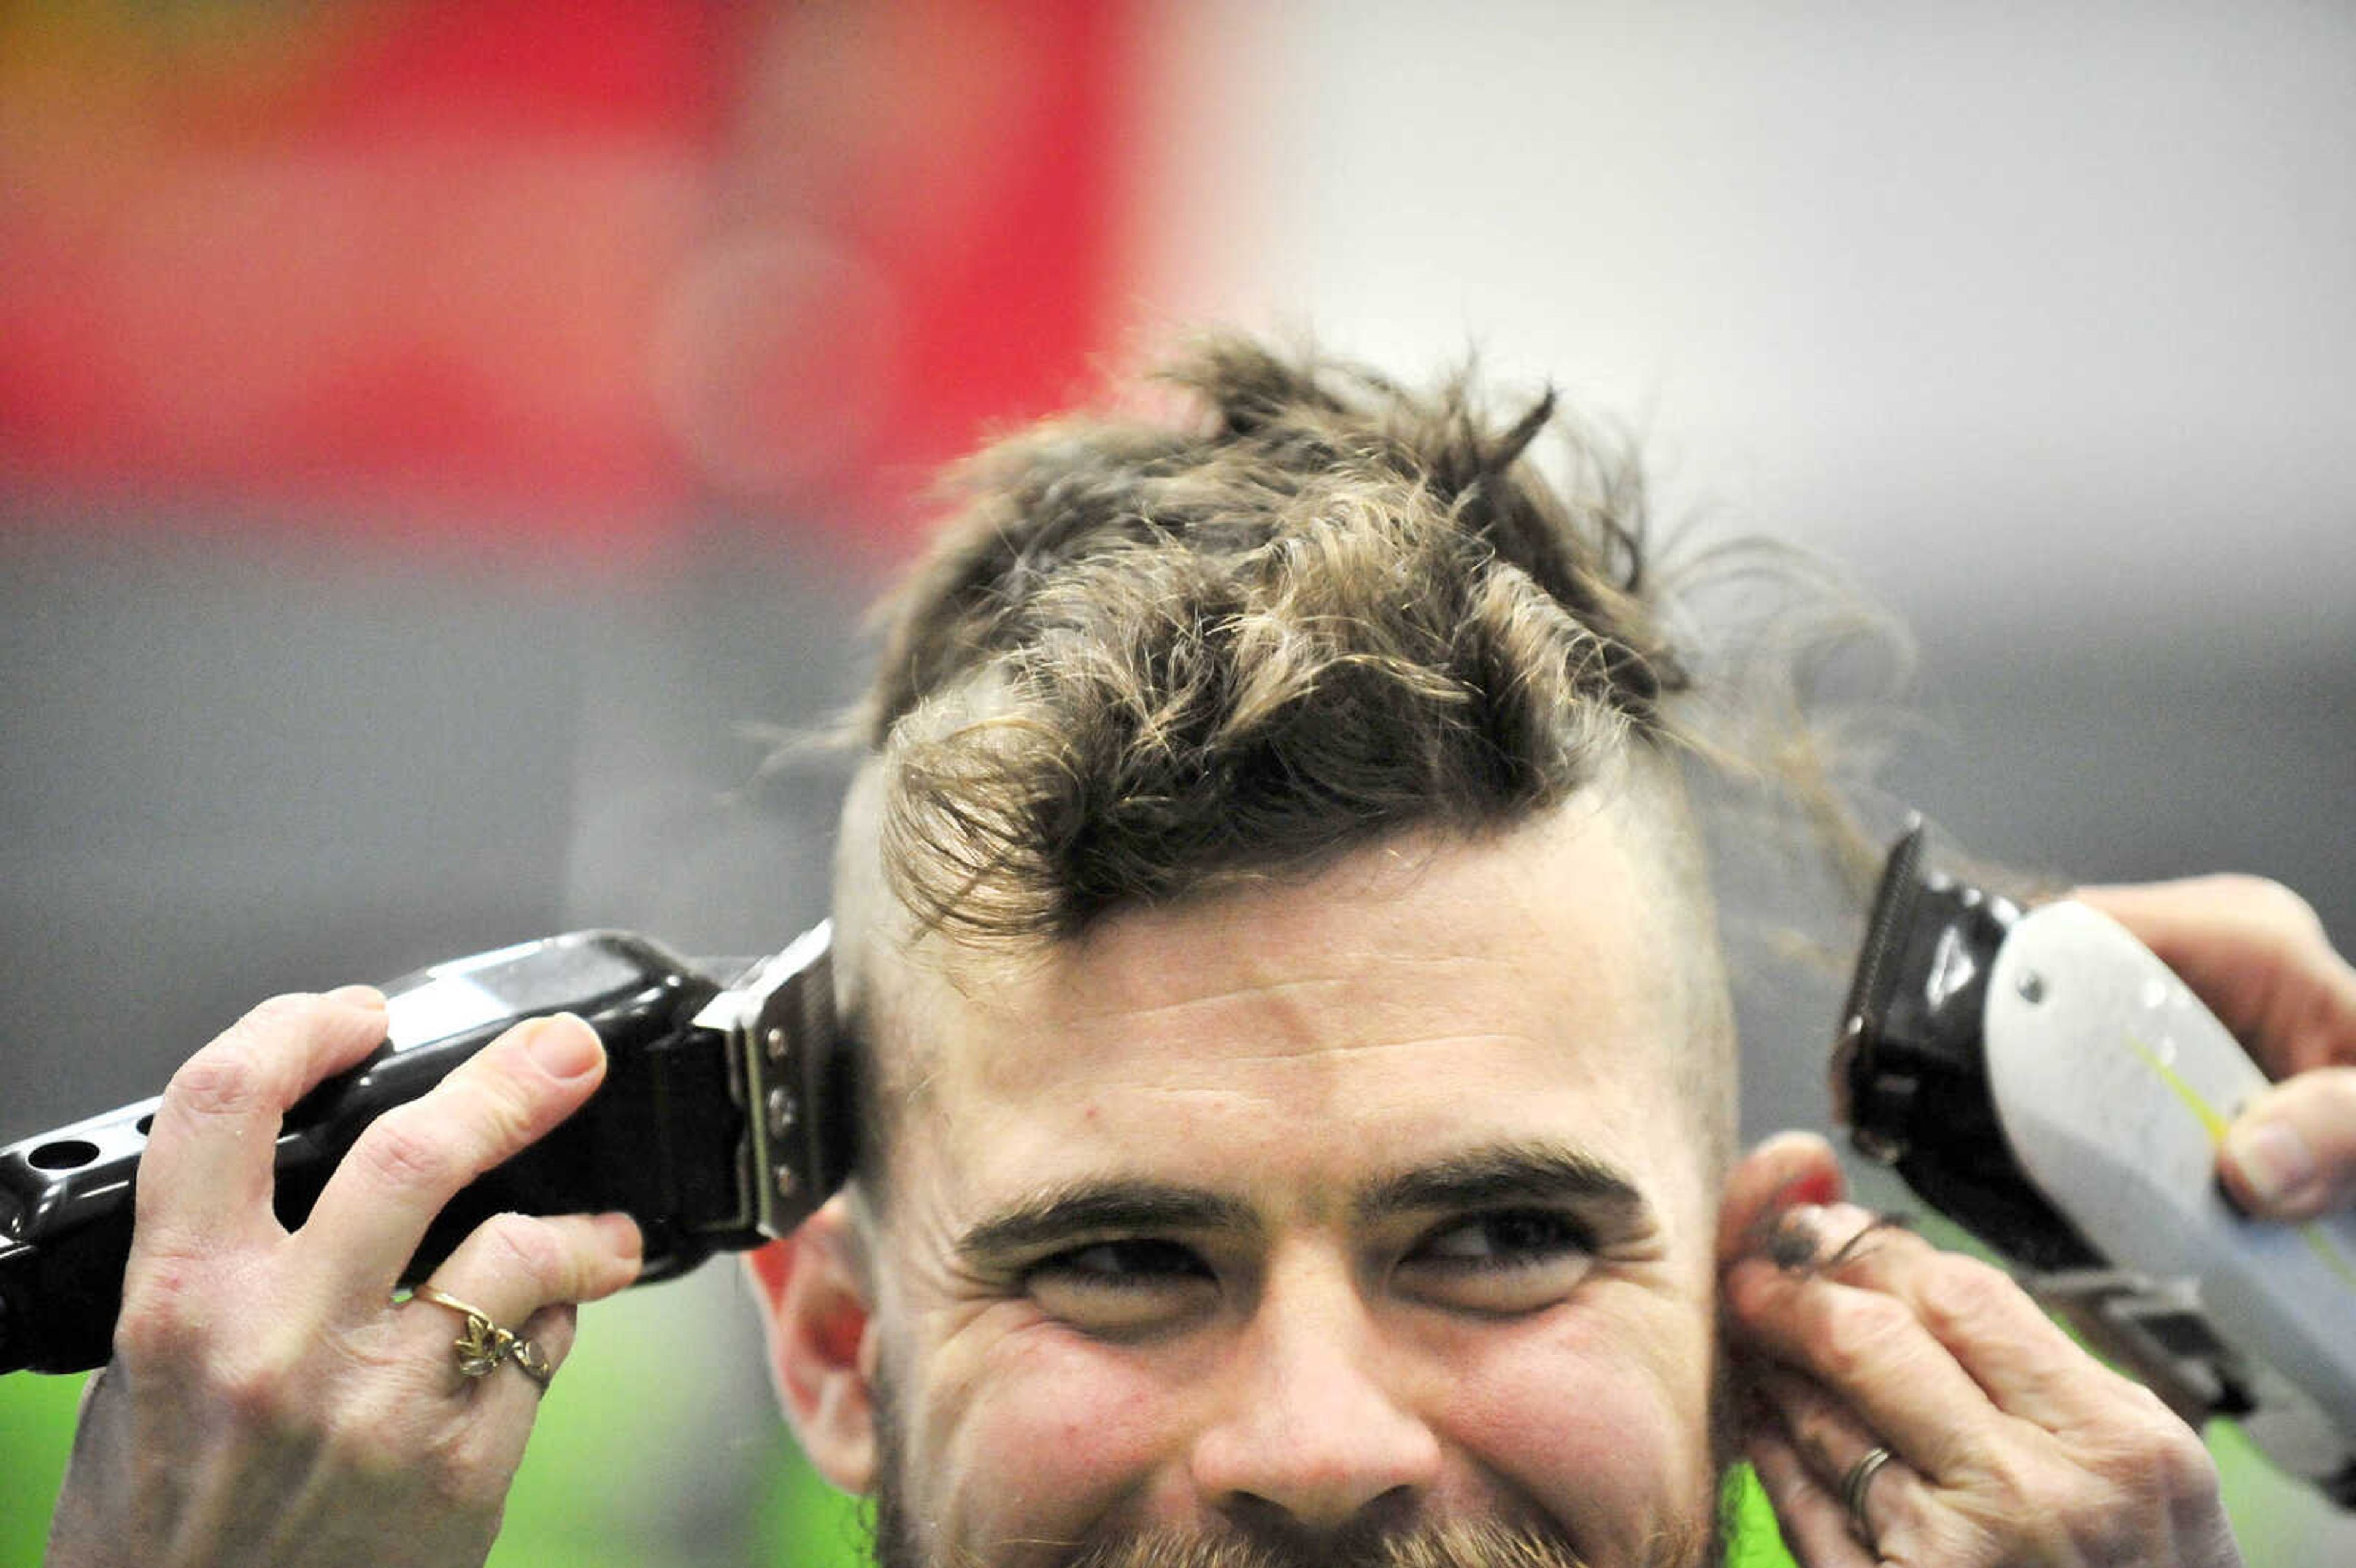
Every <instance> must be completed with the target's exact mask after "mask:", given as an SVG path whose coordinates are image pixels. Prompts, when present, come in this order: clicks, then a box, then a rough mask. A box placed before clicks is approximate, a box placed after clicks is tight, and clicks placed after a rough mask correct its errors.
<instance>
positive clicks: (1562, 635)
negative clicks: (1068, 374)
mask: <svg viewBox="0 0 2356 1568" xmlns="http://www.w3.org/2000/svg"><path fill="white" fill-rule="evenodd" d="M1158 379H1159V381H1160V382H1161V383H1162V385H1163V386H1164V387H1166V388H1169V389H1174V390H1175V391H1176V393H1177V394H1178V395H1179V396H1180V397H1181V399H1182V400H1183V405H1184V412H1183V414H1182V415H1181V417H1179V418H1177V419H1175V420H1163V421H1153V420H1149V419H1145V418H1143V417H1138V416H1124V417H1103V416H1096V417H1090V418H1087V419H1085V420H1071V421H1060V422H1055V423H1050V424H1047V425H1044V426H1040V427H1037V428H1034V429H1033V430H1031V431H1029V432H1024V433H1022V434H1019V435H1016V436H1014V437H1012V438H1011V439H1008V440H1005V441H1003V442H1001V443H998V444H996V445H994V446H991V447H990V448H989V449H988V450H986V451H984V452H983V453H980V455H979V456H978V457H976V458H974V459H973V460H972V461H971V462H970V463H969V464H967V465H965V466H964V468H963V469H962V470H961V471H959V472H958V474H957V475H955V477H954V480H953V485H952V490H951V495H952V496H953V497H954V502H953V505H954V510H953V512H952V516H951V518H950V520H949V523H948V527H947V528H945V530H944V531H943V533H942V534H941V536H940V538H939V540H938V542H937V545H936V547H935V549H934V550H933V552H932V553H931V555H930V556H929V557H928V558H927V559H926V561H925V562H924V563H923V564H922V565H921V566H920V568H919V569H918V570H917V571H916V573H915V574H914V575H913V576H912V577H911V579H910V580H909V581H908V583H907V585H906V586H905V589H904V590H903V591H902V592H900V594H899V595H898V596H897V598H896V599H895V600H894V602H893V603H892V604H891V605H890V607H889V621H888V630H887V633H886V645H885V649H884V653H883V659H882V662H881V665H880V667H879V671H878V674H877V677H876V679H875V682H874V685H873V689H872V690H871V692H870V694H869V696H868V699H867V701H866V703H865V705H864V707H863V709H862V714H861V717H860V720H859V724H860V729H861V731H862V740H863V741H864V744H865V746H866V748H867V749H868V750H869V752H871V755H872V757H873V763H871V767H872V768H873V769H874V770H875V772H876V773H880V779H878V780H877V782H878V783H879V784H880V787H881V796H880V800H879V802H878V813H877V817H876V823H875V832H876V836H877V838H878V840H879V843H878V846H877V847H878V848H880V851H881V859H882V865H883V872H884V875H885V878H886V880H887V882H888V884H889V887H890V891H891V892H892V893H893V894H894V897H895V898H896V900H897V901H899V902H900V903H901V904H902V905H903V906H904V907H905V909H906V910H907V911H908V912H910V913H911V914H912V915H913V916H914V917H915V918H916V921H917V922H918V923H919V925H920V926H921V927H922V928H924V929H928V930H936V931H939V932H941V933H944V934H947V935H948V936H951V937H953V938H958V939H961V940H972V939H981V940H984V941H988V940H991V939H1003V938H1023V937H1040V938H1048V939H1057V938H1067V937H1071V936H1074V935H1076V934H1078V933H1081V932H1082V931H1084V930H1085V929H1086V928H1087V926H1088V925H1089V923H1091V922H1092V921H1094V920H1096V919H1098V917H1100V916H1102V915H1104V914H1106V913H1108V912H1112V911H1115V910H1119V909H1123V908H1129V907H1135V906H1139V905H1145V904H1154V903H1160V902H1165V901H1171V900H1174V899H1178V898H1181V897H1183V896H1186V895H1188V894H1191V893H1195V892H1199V891H1207V890H1210V889H1213V888H1215V887H1217V886H1219V885H1221V884H1223V883H1226V882H1228V881H1232V880H1235V879H1237V878H1238V877H1241V876H1259V875H1266V874H1269V873H1281V872H1283V871H1285V870H1288V869H1301V870H1307V869H1315V868H1316V867H1318V866H1319V865H1322V864H1323V863H1324V862H1326V861H1328V860H1330V859H1333V858H1335V857H1337V856H1339V855H1341V854H1344V853H1345V852H1347V851H1349V850H1351V849H1353V848H1359V847H1361V846H1364V845H1366V844H1369V843H1372V842H1374V841H1376V840H1377V839H1380V838H1385V837H1390V836H1393V835H1396V834H1398V833H1400V832H1402V831H1405V830H1408V829H1415V828H1436V829H1441V830H1451V831H1455V832H1460V833H1477V832H1479V831H1482V830H1483V829H1486V828H1492V827H1501V826H1505V825H1506V824H1510V823H1513V822H1515V821H1518V820H1521V819H1523V818H1525V817H1526V816H1530V815H1532V814H1534V813H1536V812H1537V811H1539V810H1541V809H1543V808H1544V807H1546V806H1548V805H1553V804H1555V803H1558V802H1559V801H1561V800H1563V799H1564V798H1565V797H1567V796H1568V795H1570V794H1571V793H1572V792H1573V791H1575V790H1577V789H1579V788H1580V786H1581V785H1582V784H1586V783H1589V782H1590V780H1591V779H1592V777H1593V776H1594V774H1595V773H1596V771H1597V769H1598V768H1599V767H1600V766H1601V765H1602V764H1603V763H1604V762H1606V761H1607V760H1609V759H1610V758H1611V757H1612V756H1614V755H1616V754H1618V753H1620V752H1622V750H1623V748H1624V746H1625V745H1626V743H1628V742H1629V741H1635V742H1637V743H1642V744H1650V745H1660V744H1662V743H1663V742H1665V741H1666V740H1667V739H1668V738H1669V737H1670V735H1671V734H1672V730H1671V727H1670V723H1669V720H1668V718H1667V716H1666V714H1665V703H1666V702H1667V700H1668V699H1671V698H1672V697H1674V696H1675V695H1676V694H1677V693H1679V692H1681V691H1683V690H1685V689H1686V688H1687V686H1688V684H1689V681H1688V677H1687V670H1686V667H1685V666H1684V665H1683V664H1682V663H1681V662H1680V660H1679V658H1678V656H1677V655H1676V652H1675V651H1674V650H1673V649H1672V647H1671V646H1670V644H1669V638H1668V635H1667V633H1666V631H1665V627H1664V624H1663V620H1662V615H1661V612H1660V610H1659V607H1658V605H1657V603H1655V597H1654V595H1653V592H1652V588H1653V584H1652V583H1651V581H1650V580H1649V578H1648V571H1649V568H1650V563H1649V561H1648V559H1647V539H1646V518H1645V514H1644V489H1643V485H1642V483H1641V480H1640V478H1639V476H1638V474H1637V471H1636V469H1635V467H1634V465H1633V464H1632V463H1629V462H1626V461H1624V460H1622V459H1620V458H1618V457H1616V456H1614V455H1613V454H1612V453H1611V452H1610V451H1608V450H1607V449H1605V448H1604V447H1602V446H1601V445H1600V444H1598V443H1592V442H1585V441H1581V440H1580V439H1579V438H1578V437H1577V435H1576V433H1575V432H1566V435H1567V439H1568V443H1569V449H1570V452H1571V462H1570V464H1569V483H1568V484H1566V485H1559V486H1558V485H1555V484H1550V483H1549V482H1548V480H1547V478H1546V477H1545V476H1544V475H1541V474H1540V473H1539V471H1538V469H1537V466H1536V464H1534V463H1533V462H1532V461H1531V460H1530V459H1529V457H1528V456H1527V455H1526V453H1527V452H1528V450H1529V448H1530V446H1531V444H1532V443H1533V441H1534V439H1535V438H1537V436H1538V434H1539V433H1540V432H1541V431H1543V430H1545V429H1547V426H1548V425H1549V424H1550V423H1553V422H1555V414H1556V408H1555V400H1554V397H1553V395H1552V394H1551V393H1550V392H1549V393H1547V394H1546V395H1544V396H1540V397H1538V398H1537V399H1536V400H1533V401H1529V402H1526V403H1524V404H1523V405H1521V406H1520V407H1518V408H1516V409H1513V410H1511V411H1507V412H1506V413H1505V414H1502V415H1500V414H1499V413H1497V412H1496V411H1494V410H1492V409H1490V408H1488V407H1485V406H1484V405H1483V401H1482V400H1481V396H1480V393H1479V391H1478V389H1477V388H1476V386H1475V384H1474V381H1473V379H1472V376H1471V374H1470V373H1469V372H1468V373H1464V374H1459V375H1457V376H1454V377H1452V378H1450V379H1446V380H1444V381H1443V382H1441V383H1440V385H1439V386H1438V387H1437V389H1434V390H1431V391H1430V392H1422V393H1419V392H1416V391H1411V390H1408V389H1404V388H1402V387H1400V386H1399V385H1398V384H1395V383H1394V382H1392V381H1391V380H1389V379H1386V378H1384V377H1382V376H1379V375H1377V374H1376V373H1374V372H1372V371H1369V370H1367V369H1365V368H1359V367H1355V366H1352V365H1348V364H1344V363H1340V362H1336V361H1334V360H1332V359H1329V358H1326V357H1321V356H1319V355H1316V354H1313V353H1312V354H1303V355H1299V356H1293V357H1287V356H1284V355H1280V354H1279V353H1277V352H1276V351H1274V350H1272V349H1270V348H1269V347H1264V346H1262V345H1259V344H1258V343H1255V342H1251V341H1248V340H1245V339H1243V338H1240V337H1237V336H1217V337H1213V338H1209V339H1207V340H1205V341H1202V342H1200V343H1198V344H1197V345H1196V346H1194V347H1193V348H1192V349H1191V351H1189V352H1187V353H1186V354H1185V355H1183V357H1180V358H1178V359H1177V360H1176V361H1175V362H1174V363H1173V364H1172V365H1171V366H1170V367H1169V368H1167V369H1165V370H1163V371H1162V373H1161V375H1160V377H1159V378H1158Z"/></svg>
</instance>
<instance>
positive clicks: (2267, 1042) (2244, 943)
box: [2071, 876, 2356, 1078]
mask: <svg viewBox="0 0 2356 1568" xmlns="http://www.w3.org/2000/svg"><path fill="white" fill-rule="evenodd" d="M2071 897H2072V898H2074V899H2077V900H2078V901H2081V902H2083V903H2086V904H2091V905H2092V906H2094V908H2095V909H2098V910H2101V911H2102V912H2104V914H2107V915H2109V916H2110V917H2111V918H2112V919H2113V920H2115V921H2117V922H2118V923H2120V924H2121V925H2124V926H2126V928H2127V930H2129V931H2130V932H2133V933H2135V935H2136V939H2137V940H2139V941H2140V942H2142V943H2143V944H2144V945H2145V946H2147V947H2148V948H2150V949H2151V950H2152V952H2153V953H2155V954H2157V955H2158V956H2159V959H2160V961H2161V962H2162V963H2164V964H2166V965H2168V966H2169V968H2171V969H2173V970H2175V971H2176V973H2177V974H2178V975H2179V976H2180V977H2181V978H2182V979H2183V981H2184V983H2185V984H2186V985H2187V986H2189V987H2191V988H2192V991H2193V993H2194V994H2195V995H2196V996H2198V997H2200V998H2201V1000H2202V1001H2203V1002H2205V1003H2207V1004H2208V1006H2209V1010H2210V1011H2211V1012H2213V1013H2215V1014H2216V1015H2217V1017H2218V1019H2219V1020H2220V1021H2222V1023H2223V1024H2224V1025H2225V1027H2226V1028H2227V1029H2231V1030H2233V1033H2234V1034H2235V1035H2236V1036H2237V1037H2239V1038H2240V1040H2241V1041H2242V1043H2243V1044H2244V1045H2245V1046H2247V1047H2248V1048H2249V1051H2250V1054H2251V1055H2252V1056H2254V1057H2255V1058H2257V1060H2258V1061H2259V1063H2260V1064H2261V1065H2263V1066H2264V1067H2265V1069H2266V1070H2267V1072H2270V1073H2272V1074H2273V1075H2274V1076H2276V1077H2277V1078H2287V1077H2288V1076H2290V1075H2291V1074H2292V1073H2294V1072H2307V1071H2308V1070H2310V1069H2312V1068H2317V1067H2322V1066H2327V1065H2329V1064H2330V1063H2333V1062H2343V1063H2345V1062H2356V968H2351V967H2350V966H2349V964H2348V961H2347V960H2346V959H2345V958H2342V957H2341V956H2340V955H2339V954H2338V953H2337V952H2335V951H2333V949H2332V946H2331V941H2330V938H2329V936H2327V935H2326V934H2325V933H2324V929H2323V923H2322V922H2321V921H2319V920H2318V919H2317V918H2316V914H2315V911H2314V910H2313V908H2311V907H2310V906H2309V905H2308V902H2307V901H2306V900H2304V899H2302V898H2300V897H2299V896H2298V895H2297V893H2295V892H2293V891H2290V890H2289V889H2288V888H2286V887H2284V886H2283V885H2282V884H2281V883H2279V882H2271V881H2268V880H2265V879H2264V878H2262V877H2238V876H2220V877H2196V878H2191V879H2190V880H2184V881H2175V882H2152V883H2147V884H2143V885H2140V886H2135V887H2093V888H2080V889H2077V890H2076V891H2073V892H2072V894H2071Z"/></svg>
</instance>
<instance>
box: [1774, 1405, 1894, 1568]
mask: <svg viewBox="0 0 2356 1568" xmlns="http://www.w3.org/2000/svg"><path fill="white" fill-rule="evenodd" d="M1743 1456H1744V1457H1745V1458H1747V1459H1749V1460H1750V1461H1751V1469H1752V1470H1754V1471H1756V1472H1757V1473H1758V1476H1759V1484H1760V1485H1761V1486H1762V1488H1765V1489H1766V1492H1767V1500H1768V1502H1769V1503H1771V1504H1772V1505H1773V1507H1774V1509H1775V1520H1776V1522H1777V1523H1778V1524H1780V1525H1782V1526H1783V1544H1784V1545H1785V1546H1787V1547H1789V1548H1790V1549H1791V1551H1792V1555H1793V1556H1794V1558H1795V1559H1797V1560H1798V1561H1799V1562H1800V1563H1803V1564H1804V1568H1872V1564H1873V1563H1877V1562H1879V1558H1877V1557H1875V1556H1874V1555H1873V1554H1872V1553H1870V1552H1867V1551H1866V1549H1865V1547H1864V1546H1863V1545H1862V1544H1861V1543H1860V1542H1859V1541H1858V1539H1857V1535H1856V1533H1855V1532H1854V1531H1851V1530H1850V1529H1849V1522H1848V1514H1847V1511H1846V1510H1844V1509H1842V1507H1841V1504H1840V1499H1838V1498H1837V1497H1836V1496H1835V1495H1834V1494H1833V1491H1832V1489H1831V1488H1828V1487H1826V1485H1825V1484H1824V1483H1823V1482H1822V1481H1819V1480H1817V1479H1816V1477H1815V1476H1813V1475H1811V1474H1810V1473H1809V1471H1808V1467H1807V1466H1806V1464H1805V1463H1804V1462H1803V1461H1802V1459H1801V1458H1800V1455H1799V1451H1798V1450H1797V1449H1795V1448H1794V1447H1793V1446H1792V1445H1791V1443H1790V1441H1789V1440H1788V1439H1786V1438H1785V1437H1784V1436H1783V1435H1782V1434H1781V1433H1780V1432H1775V1431H1770V1430H1767V1429H1765V1428H1764V1427H1756V1428H1753V1430H1752V1431H1751V1433H1750V1435H1748V1436H1747V1437H1746V1438H1745V1439H1744V1440H1743Z"/></svg>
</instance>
